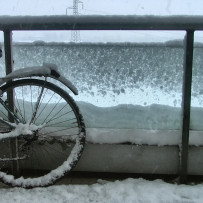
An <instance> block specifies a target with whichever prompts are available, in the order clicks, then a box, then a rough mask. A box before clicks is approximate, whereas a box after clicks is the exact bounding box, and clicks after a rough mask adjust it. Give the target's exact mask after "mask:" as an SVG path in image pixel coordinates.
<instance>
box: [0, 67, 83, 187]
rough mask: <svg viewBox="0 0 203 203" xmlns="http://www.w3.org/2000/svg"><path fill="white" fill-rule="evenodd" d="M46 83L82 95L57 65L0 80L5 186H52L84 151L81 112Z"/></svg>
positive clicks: (0, 169) (0, 166)
mask: <svg viewBox="0 0 203 203" xmlns="http://www.w3.org/2000/svg"><path fill="white" fill-rule="evenodd" d="M30 77H31V78H30ZM33 77H34V78H33ZM48 78H52V79H55V80H57V81H59V82H61V83H63V84H64V85H65V86H66V87H68V88H69V89H70V90H71V91H72V92H73V93H74V94H75V95H77V94H78V92H77V89H76V88H75V87H74V85H72V84H71V82H70V81H68V80H67V79H66V78H64V77H63V76H62V75H61V74H60V73H59V71H58V70H57V66H56V65H54V64H43V66H39V67H32V68H24V69H20V70H16V71H14V72H12V73H10V74H8V75H7V76H6V77H3V78H0V95H1V96H0V103H1V108H0V149H1V150H0V179H1V180H2V181H3V182H4V183H6V184H9V185H12V186H19V187H24V188H33V187H40V186H48V185H50V184H53V183H55V182H56V181H57V180H59V179H60V178H61V177H63V176H64V175H65V174H67V173H68V172H70V171H71V170H72V169H73V168H74V167H75V165H76V164H77V162H78V161H79V159H80V157H81V154H82V152H83V149H84V146H85V136H86V131H85V124H84V121H83V117H82V115H81V113H80V111H79V108H78V106H77V104H76V103H75V101H74V100H73V99H72V97H71V96H70V95H69V94H68V93H67V92H66V91H65V90H63V89H62V88H60V87H59V86H57V85H55V84H53V83H52V82H49V81H47V79H48Z"/></svg>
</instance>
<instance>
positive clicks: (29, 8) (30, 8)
mask: <svg viewBox="0 0 203 203" xmlns="http://www.w3.org/2000/svg"><path fill="white" fill-rule="evenodd" d="M72 4H73V0H0V15H65V14H66V8H67V13H68V14H72V10H71V9H69V8H70V7H71V6H72ZM79 13H80V14H83V15H87V14H98V15H112V14H117V15H118V14H119V15H146V14H148V15H151V14H152V15H203V1H202V0H81V3H80V4H79Z"/></svg>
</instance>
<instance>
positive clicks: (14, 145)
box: [4, 30, 19, 176]
mask: <svg viewBox="0 0 203 203" xmlns="http://www.w3.org/2000/svg"><path fill="white" fill-rule="evenodd" d="M4 50H5V65H6V75H7V74H9V73H11V72H12V71H13V53H12V31H11V30H5V31H4ZM7 100H8V106H9V109H10V110H11V111H12V112H14V95H13V91H12V90H9V91H8V92H7ZM8 119H9V120H10V121H11V122H14V119H13V117H11V116H10V114H8ZM10 154H11V155H10V156H11V157H12V158H16V157H18V139H17V138H11V139H10ZM11 170H12V172H13V174H14V175H15V176H18V175H19V163H18V160H16V161H11Z"/></svg>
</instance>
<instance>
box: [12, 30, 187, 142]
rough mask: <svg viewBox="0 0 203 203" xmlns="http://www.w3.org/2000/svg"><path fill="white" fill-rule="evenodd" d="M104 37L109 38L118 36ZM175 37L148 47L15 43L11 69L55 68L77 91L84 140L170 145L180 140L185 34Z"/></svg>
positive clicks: (128, 43)
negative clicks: (85, 137)
mask: <svg viewBox="0 0 203 203" xmlns="http://www.w3.org/2000/svg"><path fill="white" fill-rule="evenodd" d="M108 33H109V36H108V38H109V39H110V38H111V36H113V34H115V35H118V34H119V33H118V32H113V31H111V32H104V35H108ZM121 33H123V32H121ZM150 33H151V32H147V31H145V33H144V34H145V36H147V35H148V36H151V35H150ZM101 34H102V31H100V35H101ZM134 34H135V36H136V35H138V34H139V32H134ZM153 34H155V33H153ZM158 34H159V35H157V38H158V37H160V36H161V35H163V34H164V32H160V33H158ZM167 34H168V35H167V38H166V39H169V36H170V32H167ZM121 35H122V34H121ZM175 36H177V39H178V40H174V32H171V41H167V40H166V41H164V42H163V41H161V42H157V41H156V42H153V36H152V40H151V42H148V41H147V42H143V41H140V42H131V43H130V42H125V43H124V42H123V41H120V42H117V43H115V42H114V41H113V40H112V41H113V42H111V43H102V42H99V43H95V42H91V43H89V42H82V43H64V42H63V43H61V42H57V43H56V42H55V43H53V42H49V43H48V42H40V41H38V42H33V43H15V44H14V60H15V64H14V67H15V69H19V68H22V67H25V66H34V65H41V64H42V63H43V62H49V63H55V64H56V65H57V66H58V67H59V70H60V71H61V72H62V73H63V75H64V76H65V77H66V78H68V79H69V80H70V81H71V82H72V83H73V84H74V85H75V86H76V87H77V88H78V90H79V95H78V96H75V97H74V99H75V100H76V101H77V103H78V105H79V106H80V108H81V111H82V114H83V116H84V118H85V123H86V126H87V129H88V135H89V136H88V139H89V141H92V142H100V143H102V142H113V143H115V142H116V143H117V142H133V143H137V144H159V145H164V144H167V145H168V144H171V145H174V144H179V142H180V135H181V133H180V129H181V102H182V101H181V98H182V79H183V78H182V76H183V55H184V49H183V38H184V32H179V33H178V35H177V34H175ZM180 36H181V37H180ZM126 39H127V37H126ZM160 39H161V38H160ZM14 40H15V33H14ZM95 136H96V137H95ZM103 137H104V138H105V139H103ZM98 140H99V141H98Z"/></svg>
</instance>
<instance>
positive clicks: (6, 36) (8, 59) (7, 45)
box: [4, 30, 13, 75]
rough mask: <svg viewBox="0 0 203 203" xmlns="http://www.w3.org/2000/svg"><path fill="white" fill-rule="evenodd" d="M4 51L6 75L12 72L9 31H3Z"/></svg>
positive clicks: (10, 33)
mask: <svg viewBox="0 0 203 203" xmlns="http://www.w3.org/2000/svg"><path fill="white" fill-rule="evenodd" d="M4 49H5V65H6V75H7V74H9V73H11V72H12V71H13V55H12V32H11V31H10V30H4Z"/></svg>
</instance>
